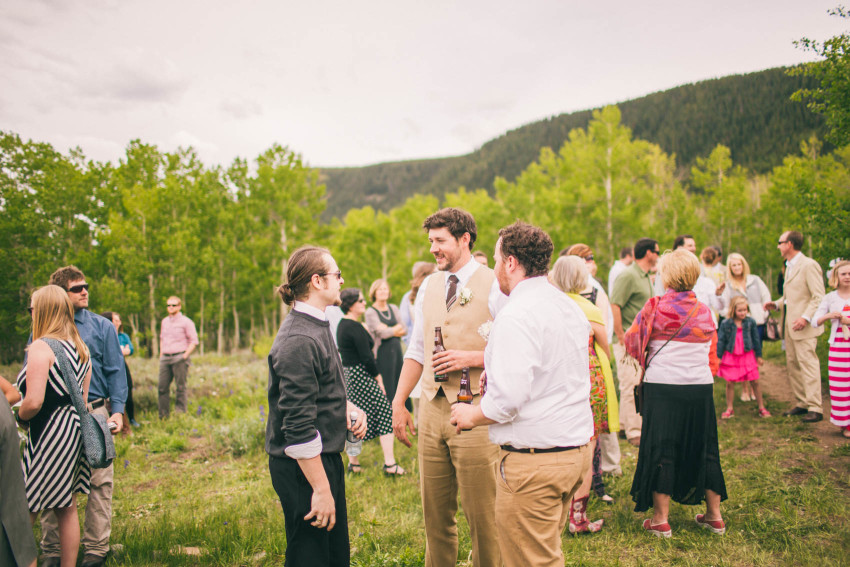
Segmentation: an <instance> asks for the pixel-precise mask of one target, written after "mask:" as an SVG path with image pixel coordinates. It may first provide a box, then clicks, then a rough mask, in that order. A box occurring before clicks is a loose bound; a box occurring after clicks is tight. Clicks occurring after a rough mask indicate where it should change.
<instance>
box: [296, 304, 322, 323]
mask: <svg viewBox="0 0 850 567" xmlns="http://www.w3.org/2000/svg"><path fill="white" fill-rule="evenodd" d="M292 310H293V311H298V312H299V313H303V314H305V315H309V316H310V317H313V318H314V319H318V320H319V321H327V320H328V318H327V317H325V312H324V311H322V310H321V309H319V308H318V307H313V306H312V305H310V304H309V303H304V302H303V301H296V302H295V305H294V306H293V307H292Z"/></svg>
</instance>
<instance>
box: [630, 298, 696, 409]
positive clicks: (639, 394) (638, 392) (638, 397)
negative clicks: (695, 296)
mask: <svg viewBox="0 0 850 567" xmlns="http://www.w3.org/2000/svg"><path fill="white" fill-rule="evenodd" d="M697 309H699V303H697V304H696V305H694V308H693V309H691V312H690V313H689V314H688V316H687V318H685V320H684V321H683V322H682V324H681V325H680V326H679V328H678V329H676V332H675V333H673V334H672V335H670V338H669V339H667V341H666V342H665V343H664V344H663V345H661V348H659V349H658V350H657V351H655V354H653V355H652V358H647V359H646V364H644V365H643V368H641V369H640V382H638V385H637V386H635V389H634V395H635V411H636V412H637V413H638V414H639V415H643V413H642V412H641V408H642V407H643V377H644V375H645V374H646V369H647V368H649V362H650V361H651V360H653V359H654V358H655V357H656V356H658V353H659V352H661V349H663V348H664V347H666V346H667V345H668V344H670V341H672V340H673V339H674V338H676V335H678V334H679V331H681V330H682V329H684V328H685V325H686V324H687V323H688V321H690V320H691V317H693V316H694V313H696V312H697ZM646 348H647V350H649V345H647V347H646Z"/></svg>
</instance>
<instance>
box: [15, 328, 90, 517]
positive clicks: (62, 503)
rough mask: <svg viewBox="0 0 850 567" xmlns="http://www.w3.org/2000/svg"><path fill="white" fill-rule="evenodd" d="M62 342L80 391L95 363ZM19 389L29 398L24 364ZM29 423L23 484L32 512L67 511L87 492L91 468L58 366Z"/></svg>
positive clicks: (55, 363) (76, 415) (19, 376)
mask: <svg viewBox="0 0 850 567" xmlns="http://www.w3.org/2000/svg"><path fill="white" fill-rule="evenodd" d="M59 342H60V343H61V344H62V346H63V347H64V348H65V353H66V354H67V355H68V358H69V359H70V361H71V367H72V368H73V369H74V372H75V374H76V376H75V379H76V382H77V384H79V387H80V390H81V391H82V387H83V380H84V379H85V376H86V373H87V372H88V371H89V368H90V367H91V362H90V361H86V363H85V364H83V363H82V362H81V361H80V357H79V355H78V354H77V349H76V348H75V347H74V344H73V343H70V342H68V341H59ZM18 387H19V388H20V390H21V392H22V393H23V394H24V396H26V388H27V367H26V366H24V368H23V369H22V370H21V373H20V374H19V375H18ZM29 425H30V427H29V436H28V438H27V446H26V449H25V451H24V482H25V484H26V490H27V503H28V505H29V509H30V512H40V511H42V510H46V509H51V508H66V507H68V506H70V505H71V497H72V495H73V494H74V493H75V492H79V493H82V494H88V493H89V483H90V479H91V470H90V469H89V464H88V462H87V461H86V458H85V456H84V455H83V452H82V449H83V444H82V437H81V436H80V417H79V415H78V414H77V410H76V409H74V407H73V406H72V405H71V396H70V395H69V393H68V388H67V386H66V385H65V380H64V379H63V377H62V371H61V370H60V368H59V363H58V362H54V363H53V366H51V367H50V372H49V376H48V379H47V385H46V387H45V391H44V403H43V404H42V406H41V410H39V412H38V413H37V414H36V415H35V416H34V417H33V418H32V419H31V420H30V422H29Z"/></svg>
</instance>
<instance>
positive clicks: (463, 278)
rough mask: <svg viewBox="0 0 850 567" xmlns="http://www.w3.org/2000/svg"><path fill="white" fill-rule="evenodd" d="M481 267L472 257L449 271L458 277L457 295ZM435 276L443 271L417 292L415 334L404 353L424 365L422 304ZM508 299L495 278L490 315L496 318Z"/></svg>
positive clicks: (447, 287)
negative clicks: (460, 266) (452, 270)
mask: <svg viewBox="0 0 850 567" xmlns="http://www.w3.org/2000/svg"><path fill="white" fill-rule="evenodd" d="M479 268H484V266H482V265H481V264H479V263H478V262H477V261H476V260H475V258H470V259H469V262H467V263H466V264H465V265H464V266H463V267H462V268H460V269H459V270H457V271H456V272H449V275H451V274H454V275H456V276H457V279H458V284H457V291H456V295H460V291H461V290H462V289H463V288H464V287H465V286H466V284H467V283H469V278H471V277H472V274H474V273H475V270H477V269H479ZM434 276H437V277H438V278H442V277H443V273H442V272H434V273H433V274H431V275H430V276H428V277H427V278H425V281H423V282H422V285H421V286H420V287H419V292H418V293H417V294H416V303H415V304H414V305H413V314H414V316H413V334H412V335H411V336H410V343H409V344H408V345H407V350H406V351H405V353H404V358H412V359H413V360H415V361H416V362H418V363H419V364H423V365H424V364H425V330H424V324H425V317H424V316H423V315H422V306H423V304H424V303H425V290H426V289H427V288H428V283H429V282H430V281H431V278H432V277H434ZM445 278H446V290H445V294H448V292H449V277H448V276H445ZM445 294H444V295H445ZM507 301H508V296H506V295H505V294H504V293H502V290H500V289H499V282H498V281H496V279H495V278H494V279H493V285H492V286H490V295H488V296H487V307H488V308H489V309H490V316H491V317H493V318H494V319H495V318H496V315H497V314H498V313H499V310H501V308H502V306H504V305H505V304H506V303H507Z"/></svg>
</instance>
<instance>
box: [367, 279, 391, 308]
mask: <svg viewBox="0 0 850 567" xmlns="http://www.w3.org/2000/svg"><path fill="white" fill-rule="evenodd" d="M381 284H387V289H389V287H390V282H388V281H387V280H385V279H384V278H379V279H377V280H375V281H373V282H372V285H370V286H369V299H371V300H372V303H375V294H376V293H378V288H379V287H381ZM390 297H392V290H390ZM388 299H389V298H388Z"/></svg>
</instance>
